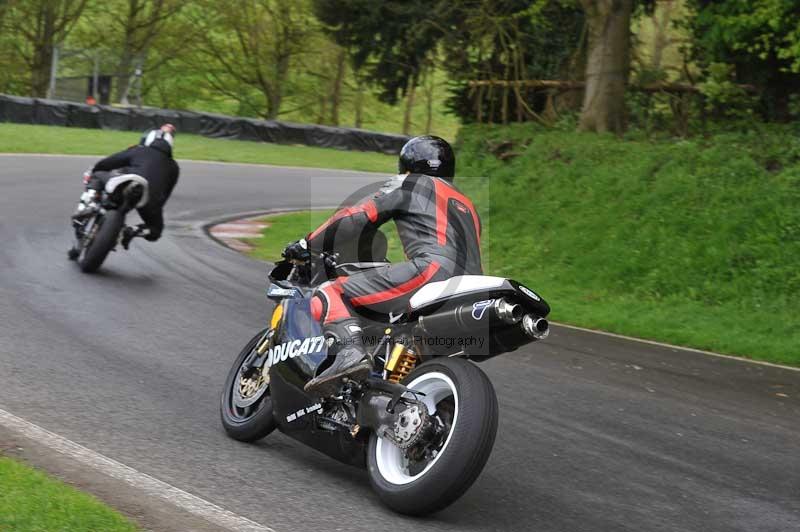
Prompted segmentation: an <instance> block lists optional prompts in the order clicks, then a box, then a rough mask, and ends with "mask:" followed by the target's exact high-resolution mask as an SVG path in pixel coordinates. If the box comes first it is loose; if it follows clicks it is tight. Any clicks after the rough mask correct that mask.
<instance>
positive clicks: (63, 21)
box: [6, 0, 87, 98]
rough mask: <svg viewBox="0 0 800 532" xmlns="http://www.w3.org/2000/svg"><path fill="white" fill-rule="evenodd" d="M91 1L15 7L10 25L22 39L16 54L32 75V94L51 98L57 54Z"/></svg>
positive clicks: (42, 0) (43, 1)
mask: <svg viewBox="0 0 800 532" xmlns="http://www.w3.org/2000/svg"><path fill="white" fill-rule="evenodd" d="M86 2H87V0H25V1H16V2H12V3H11V7H10V9H9V10H8V12H7V13H6V17H7V19H8V20H6V24H8V25H9V27H11V28H13V31H14V32H15V33H16V35H18V38H17V39H15V41H16V42H15V46H14V48H15V51H16V53H17V54H18V55H19V56H20V57H21V58H22V60H23V61H24V63H25V65H26V66H27V68H28V70H29V71H30V93H31V94H32V95H33V96H36V97H40V98H41V97H44V96H46V95H47V89H48V86H49V82H50V69H51V65H52V62H53V50H54V48H55V47H56V46H59V45H61V44H62V43H63V42H64V40H65V39H66V38H67V36H68V35H69V33H70V31H72V29H73V28H74V26H75V24H76V22H77V21H78V19H79V18H80V16H81V13H83V10H84V8H85V7H86Z"/></svg>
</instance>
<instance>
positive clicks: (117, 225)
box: [68, 172, 148, 273]
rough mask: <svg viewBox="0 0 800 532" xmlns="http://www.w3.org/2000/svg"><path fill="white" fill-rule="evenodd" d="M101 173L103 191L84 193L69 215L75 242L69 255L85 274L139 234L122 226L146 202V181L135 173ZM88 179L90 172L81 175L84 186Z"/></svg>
mask: <svg viewBox="0 0 800 532" xmlns="http://www.w3.org/2000/svg"><path fill="white" fill-rule="evenodd" d="M103 174H104V175H103V176H102V181H103V183H104V186H103V189H102V190H101V191H99V192H98V191H96V190H92V189H89V190H87V191H86V192H84V193H83V195H81V200H80V203H79V204H78V209H77V211H76V213H75V214H74V215H73V216H72V227H73V230H74V231H75V242H74V244H73V246H72V248H71V249H70V250H69V252H68V256H69V259H70V260H74V261H77V263H78V266H80V268H81V270H82V271H83V272H84V273H92V272H95V271H97V269H98V268H100V266H101V265H102V264H103V261H104V260H105V259H106V257H107V256H108V254H109V253H110V252H111V250H113V249H115V248H116V246H117V244H118V243H121V244H122V245H123V247H125V249H127V247H128V244H129V243H130V241H131V239H132V238H134V237H136V236H140V235H141V234H142V231H141V230H140V229H134V228H132V227H126V226H125V216H126V215H127V214H128V212H129V211H131V210H132V209H135V208H137V207H141V206H143V205H145V204H146V203H147V199H148V186H147V180H146V179H145V178H144V177H142V176H140V175H137V174H125V173H108V172H103ZM90 178H91V175H90V174H89V172H87V173H85V174H84V182H85V183H88V180H89V179H90Z"/></svg>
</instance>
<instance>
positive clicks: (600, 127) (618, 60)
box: [578, 0, 633, 133]
mask: <svg viewBox="0 0 800 532" xmlns="http://www.w3.org/2000/svg"><path fill="white" fill-rule="evenodd" d="M581 3H582V4H583V7H584V9H585V11H586V19H587V21H588V25H589V53H588V58H587V62H586V89H585V92H584V95H583V109H582V110H581V118H580V124H579V125H578V129H579V130H581V131H596V132H598V133H604V132H613V133H621V132H622V131H623V130H624V129H625V88H626V86H627V83H628V73H629V71H630V61H629V48H630V21H631V11H632V9H633V0H581Z"/></svg>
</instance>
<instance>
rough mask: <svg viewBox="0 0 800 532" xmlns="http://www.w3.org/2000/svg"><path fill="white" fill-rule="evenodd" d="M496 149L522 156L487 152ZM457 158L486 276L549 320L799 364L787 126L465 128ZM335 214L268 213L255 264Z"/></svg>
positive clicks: (792, 147) (798, 200) (799, 239)
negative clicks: (689, 134)
mask: <svg viewBox="0 0 800 532" xmlns="http://www.w3.org/2000/svg"><path fill="white" fill-rule="evenodd" d="M504 143H510V144H505V146H506V149H508V150H510V151H511V152H515V153H516V154H517V156H516V157H512V158H508V157H502V156H501V157H498V156H497V154H493V153H492V148H493V147H497V146H503V145H504ZM458 154H459V165H460V172H459V174H461V175H472V176H486V177H477V178H469V179H465V178H461V177H459V179H458V180H457V183H458V184H459V186H460V187H461V188H462V189H463V190H464V191H465V192H467V194H468V195H470V196H471V197H472V198H473V200H474V201H475V204H476V205H477V206H478V208H479V210H480V211H481V216H482V218H483V222H484V235H483V239H482V245H483V260H484V268H485V271H486V273H487V274H494V275H500V276H507V277H511V278H514V279H517V280H519V281H521V282H524V283H525V284H528V285H529V286H531V287H533V288H534V289H535V290H536V291H537V292H539V293H541V294H543V295H544V296H545V297H546V298H547V300H548V301H549V302H550V304H551V305H552V308H553V312H552V314H551V317H552V319H553V320H556V321H560V322H564V323H570V324H574V325H579V326H584V327H589V328H594V329H601V330H607V331H612V332H616V333H619V334H625V335H629V336H635V337H639V338H646V339H651V340H657V341H662V342H667V343H670V344H675V345H683V346H687V347H695V348H699V349H707V350H711V351H717V352H721V353H728V354H734V355H740V356H745V357H750V358H754V359H761V360H766V361H770V362H776V363H781V364H789V365H794V366H800V269H798V267H797V265H798V264H800V209H799V208H798V205H800V139H798V137H797V136H796V135H794V134H792V133H791V132H790V131H788V130H784V129H782V128H777V127H776V128H769V129H767V130H754V131H743V132H738V133H736V134H724V133H720V134H717V135H716V136H713V137H710V138H702V139H691V140H661V141H649V140H633V139H626V140H620V139H617V138H614V137H606V136H598V135H580V134H576V133H574V132H572V131H570V132H558V131H537V130H535V129H534V128H532V127H531V126H520V127H505V128H501V127H494V128H492V127H465V128H463V129H462V137H461V141H460V146H458ZM328 214H330V213H315V212H312V213H308V212H305V213H294V214H290V215H281V216H276V217H272V218H270V220H269V221H270V223H271V224H272V225H271V226H270V227H269V228H267V229H266V230H265V231H264V234H263V236H262V237H261V238H260V239H257V240H255V241H254V242H253V243H254V244H255V246H256V249H255V251H253V256H255V257H257V258H262V259H267V260H274V259H276V258H277V257H278V256H279V255H280V251H281V249H283V246H284V245H285V244H286V243H287V242H289V241H291V240H294V239H296V238H298V237H299V236H300V235H302V234H305V233H307V232H308V231H309V230H310V229H312V228H313V227H315V226H316V225H318V224H319V223H321V222H322V220H324V219H325V218H326V217H327V215H328ZM387 232H388V233H389V235H392V234H393V233H394V231H387ZM393 245H394V246H399V243H398V242H397V240H396V239H395V241H394V243H393ZM392 258H393V259H394V260H403V259H402V254H398V253H395V254H394V255H393V257H392Z"/></svg>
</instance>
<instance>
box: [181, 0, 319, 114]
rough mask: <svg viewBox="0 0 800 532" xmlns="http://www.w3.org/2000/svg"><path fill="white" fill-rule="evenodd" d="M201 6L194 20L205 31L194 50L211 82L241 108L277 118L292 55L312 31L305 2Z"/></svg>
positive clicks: (256, 0)
mask: <svg viewBox="0 0 800 532" xmlns="http://www.w3.org/2000/svg"><path fill="white" fill-rule="evenodd" d="M201 5H202V7H203V9H202V10H200V12H199V13H198V15H197V16H196V17H195V23H196V24H197V25H198V26H199V27H201V28H203V30H204V32H203V38H202V40H201V42H200V43H199V50H200V51H201V52H202V54H203V55H204V56H205V58H206V60H207V64H206V65H205V67H206V68H207V72H208V79H209V82H210V83H211V86H212V87H213V88H214V89H215V90H217V91H219V92H220V93H222V94H224V95H226V96H228V97H230V98H233V99H234V100H236V101H238V102H239V103H240V106H241V110H242V111H244V112H254V113H256V114H258V115H261V116H264V117H266V118H268V119H274V118H277V116H278V114H279V112H280V110H281V103H282V100H283V96H284V91H285V89H286V84H287V82H288V78H289V69H290V66H291V64H292V60H293V58H295V57H296V56H297V55H299V54H301V53H304V52H306V51H307V50H306V48H305V37H306V36H307V35H308V34H309V33H310V32H312V31H313V30H314V24H313V20H312V19H311V17H310V14H309V13H308V12H307V11H306V8H305V4H304V3H303V2H286V1H283V0H237V1H235V2H232V3H231V4H227V3H220V2H218V1H216V0H203V1H202V2H201ZM254 92H255V94H256V95H257V96H258V98H254V97H253V96H254ZM258 100H260V101H258Z"/></svg>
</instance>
